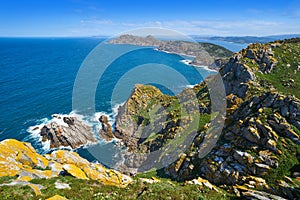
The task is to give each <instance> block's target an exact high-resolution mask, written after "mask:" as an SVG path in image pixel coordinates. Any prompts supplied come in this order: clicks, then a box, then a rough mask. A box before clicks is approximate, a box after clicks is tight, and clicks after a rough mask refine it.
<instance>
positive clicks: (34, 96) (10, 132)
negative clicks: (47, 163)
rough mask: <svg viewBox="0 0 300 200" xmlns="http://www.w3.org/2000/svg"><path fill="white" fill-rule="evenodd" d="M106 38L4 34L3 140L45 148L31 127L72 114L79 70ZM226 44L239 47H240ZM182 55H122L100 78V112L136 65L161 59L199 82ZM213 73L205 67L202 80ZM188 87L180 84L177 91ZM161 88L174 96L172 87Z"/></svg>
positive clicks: (0, 49) (108, 109) (107, 149)
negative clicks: (52, 116)
mask: <svg viewBox="0 0 300 200" xmlns="http://www.w3.org/2000/svg"><path fill="white" fill-rule="evenodd" d="M102 41H103V39H99V38H54V39H53V38H0V94H1V96H0V140H3V139H6V138H15V139H18V140H22V141H29V142H31V143H32V144H33V146H34V147H35V148H37V149H38V151H39V152H45V151H43V149H42V144H41V143H40V142H39V141H38V139H37V138H36V137H35V136H33V135H32V134H31V133H29V132H28V129H29V127H31V126H35V125H37V124H41V123H46V122H47V121H48V120H49V119H50V118H51V115H52V114H55V113H60V114H69V113H70V112H72V91H73V85H74V81H75V79H76V75H77V72H78V70H79V68H80V66H81V63H82V62H83V61H84V59H85V58H86V56H87V55H88V54H89V53H90V51H91V50H92V49H93V48H95V47H96V46H97V45H98V44H99V43H100V42H102ZM228 45H229V46H228V47H229V48H235V50H236V49H237V48H240V47H238V46H234V45H233V44H229V43H228ZM230 45H231V46H230ZM223 46H225V47H226V44H225V45H224V44H223ZM123 48H126V46H125V47H124V46H123ZM128 48H130V46H129V45H128ZM182 59H184V58H182V57H181V56H178V55H175V54H168V53H164V52H159V51H155V50H154V49H153V48H144V49H140V50H137V51H135V52H133V53H129V54H127V55H124V56H122V57H120V58H118V59H117V60H115V61H114V62H113V63H112V64H111V66H109V68H108V69H107V70H106V71H105V76H104V78H103V79H101V80H100V82H99V86H98V89H97V91H96V97H95V100H96V101H95V102H96V105H95V107H96V112H105V113H108V114H109V113H112V112H113V110H112V107H113V106H114V105H113V106H112V105H111V99H110V98H111V95H110V93H111V91H112V90H113V88H114V86H115V84H116V83H117V81H118V80H119V79H120V77H122V74H124V73H125V72H126V71H129V70H130V69H132V68H134V67H135V66H137V65H141V64H145V63H162V64H164V65H167V66H170V67H171V68H173V69H175V70H177V71H178V72H179V73H181V74H183V75H184V76H186V77H187V79H188V81H189V84H190V85H193V84H197V83H199V82H201V81H202V78H201V77H199V75H196V74H195V73H194V72H195V69H194V68H193V67H191V66H188V65H186V64H184V63H182V62H180V61H181V60H182ZM152 67H155V66H152ZM211 73H212V72H211V71H208V70H206V69H204V68H203V69H201V74H202V75H203V78H205V76H207V75H209V74H211ZM154 85H155V84H154ZM158 86H159V85H158ZM185 86H186V85H180V83H178V84H177V85H176V87H178V89H180V88H184V87H185ZM159 87H160V88H161V89H162V90H163V91H164V92H165V93H169V94H172V93H171V92H170V90H168V88H164V87H162V86H159ZM126 94H127V95H128V93H126ZM122 98H123V99H126V98H127V96H124V97H122ZM96 116H97V115H96ZM85 117H86V118H89V117H90V118H92V117H95V116H85ZM107 145H108V144H106V143H103V144H102V146H101V145H100V146H101V147H100V148H101V150H102V151H103V153H104V154H105V156H104V157H103V158H101V159H102V160H100V162H105V161H103V160H105V159H106V158H108V157H110V156H111V155H112V154H113V150H112V149H111V147H112V145H111V144H110V145H109V146H107ZM77 151H78V152H79V153H80V154H81V155H83V156H85V157H87V158H88V159H90V160H93V159H94V158H93V157H92V156H91V155H90V154H89V152H88V151H87V149H86V148H81V149H78V150H77ZM108 160H109V159H108ZM107 162H109V161H107Z"/></svg>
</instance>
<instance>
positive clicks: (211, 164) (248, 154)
mask: <svg viewBox="0 0 300 200" xmlns="http://www.w3.org/2000/svg"><path fill="white" fill-rule="evenodd" d="M125 39H126V41H127V39H128V38H125ZM125 39H124V41H125ZM150 39H151V43H148V41H149V40H150ZM134 42H136V41H134ZM158 42H159V41H157V40H156V39H155V38H152V37H150V38H147V39H146V40H142V39H141V40H139V45H148V44H152V45H153V44H157V43H158ZM114 43H118V41H114ZM160 45H161V44H160ZM164 45H167V46H168V45H169V44H164ZM165 48H166V47H165ZM168 48H169V50H171V49H170V48H171V47H170V46H169V47H168ZM174 51H175V50H174ZM176 51H177V50H176ZM299 52H300V39H299V38H295V39H289V40H281V41H274V42H271V43H267V44H251V45H249V46H248V47H247V48H245V49H243V50H241V51H240V52H237V53H234V54H233V55H232V56H231V57H230V58H229V59H228V61H227V62H220V65H221V68H220V70H219V72H220V75H221V77H222V80H223V83H224V87H225V92H226V97H225V99H224V101H226V114H225V119H224V120H225V125H224V128H223V129H222V132H221V135H220V137H219V139H218V141H217V143H216V144H215V145H214V147H213V148H212V150H211V151H210V152H209V153H208V154H206V155H205V156H204V157H199V154H200V153H201V151H202V147H203V146H205V145H206V144H205V142H206V141H209V140H207V139H209V138H210V137H213V136H214V135H211V132H210V131H211V130H212V129H213V128H214V127H212V124H213V122H212V121H214V119H217V117H216V116H218V115H219V114H220V113H213V112H212V103H211V101H210V94H209V92H210V91H209V89H208V87H207V85H206V83H209V81H214V78H213V76H212V77H209V78H207V79H206V80H205V81H204V82H201V83H199V84H198V85H195V86H194V87H193V88H187V89H184V90H183V91H182V92H181V93H180V94H178V95H177V96H168V95H164V94H163V93H162V92H161V91H160V90H159V89H157V88H156V87H154V86H151V85H140V84H138V85H136V86H135V87H134V89H133V90H132V93H131V95H130V97H129V98H128V100H127V101H126V103H125V104H124V105H122V106H120V107H119V110H118V114H117V116H116V119H115V124H114V130H113V129H112V125H111V124H110V123H109V121H108V118H107V116H105V115H102V116H100V118H99V124H101V128H100V129H99V135H100V136H101V137H102V138H103V139H105V140H107V141H110V140H112V139H114V138H117V139H119V141H120V143H122V144H123V145H124V146H125V147H126V148H127V150H126V151H125V152H124V154H123V156H124V162H122V163H118V170H120V171H121V172H122V173H124V174H125V173H126V174H130V175H132V177H135V176H138V175H139V172H140V171H143V172H144V171H155V172H156V177H153V178H151V179H138V181H142V182H143V184H146V183H145V182H147V184H158V183H159V182H160V181H162V180H160V179H161V178H169V180H173V181H174V180H175V181H178V182H180V183H184V184H185V185H186V184H192V185H197V187H198V189H199V188H200V190H201V191H204V190H207V189H209V190H210V191H214V192H216V193H220V194H223V193H225V191H226V194H231V195H234V197H239V198H242V199H299V198H300V93H299V91H298V89H299V86H300V79H299V77H300V76H299V73H300V70H299V69H300V67H299V66H300V56H299ZM280 79H283V80H285V81H280ZM287 83H288V84H287ZM291 93H292V95H291ZM193 100H195V101H193ZM197 115H200V117H199V120H197ZM53 117H54V118H56V120H54V121H53V122H51V123H49V124H47V125H45V126H43V127H37V129H36V131H39V132H40V135H41V136H42V138H43V140H44V141H46V140H48V141H50V144H51V147H53V148H56V147H58V146H71V147H72V148H73V149H74V148H77V147H78V146H80V145H82V144H86V143H87V142H96V139H95V137H94V135H93V132H92V131H91V127H89V126H88V125H87V124H85V123H84V122H82V121H81V120H79V119H77V118H76V117H62V116H59V115H56V116H53ZM194 123H196V126H195V127H196V128H195V127H194V126H191V125H193V124H194ZM188 136H191V137H188ZM182 138H183V139H182ZM189 138H191V140H188V139H189ZM186 141H188V142H186ZM0 147H1V148H0V155H1V156H0V161H1V162H0V166H1V167H0V168H1V171H0V177H4V176H14V177H15V178H14V180H13V183H16V184H24V182H26V183H25V184H26V185H28V186H29V187H31V188H33V189H34V190H35V191H36V193H37V194H38V193H39V191H40V190H41V185H38V184H35V185H34V184H32V183H31V182H30V181H31V180H32V179H33V178H36V177H37V178H45V179H50V178H53V177H59V176H61V175H68V176H73V177H77V178H79V179H82V180H90V179H91V180H97V181H99V182H101V183H104V184H109V185H115V186H118V187H124V188H125V187H126V188H128V185H130V183H131V182H132V178H131V177H130V176H127V175H124V174H122V173H120V172H118V171H115V170H109V169H106V168H105V167H103V166H102V165H100V164H95V163H90V162H88V161H87V160H85V159H83V158H81V157H80V156H79V155H78V154H76V153H74V152H70V151H63V150H56V151H53V152H52V153H51V154H47V155H39V154H37V153H36V151H35V150H34V149H33V147H32V146H31V145H30V144H29V143H23V142H19V141H16V140H13V139H9V140H5V141H2V142H0ZM160 149H163V151H159V150H160ZM155 152H157V153H155ZM152 155H155V156H154V157H153V156H152ZM151 156H152V157H151ZM171 159H174V161H173V162H171V163H168V161H169V160H171ZM160 161H162V162H163V163H164V167H162V169H159V170H158V169H157V168H156V169H155V167H154V166H155V165H154V164H156V163H159V162H160ZM37 168H38V169H37ZM164 184H165V183H164ZM172 184H173V183H172ZM141 192H142V193H147V192H148V191H147V190H143V191H141Z"/></svg>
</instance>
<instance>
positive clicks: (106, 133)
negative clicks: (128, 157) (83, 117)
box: [99, 115, 114, 141]
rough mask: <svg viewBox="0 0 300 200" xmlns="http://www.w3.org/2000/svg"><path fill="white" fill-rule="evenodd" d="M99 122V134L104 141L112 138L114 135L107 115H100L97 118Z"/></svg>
mask: <svg viewBox="0 0 300 200" xmlns="http://www.w3.org/2000/svg"><path fill="white" fill-rule="evenodd" d="M99 122H100V123H101V126H102V127H101V129H100V130H99V134H100V136H101V137H102V138H104V139H105V140H106V141H110V140H111V139H112V138H114V135H113V133H112V128H111V125H110V123H109V122H108V117H107V116H105V115H101V116H100V118H99Z"/></svg>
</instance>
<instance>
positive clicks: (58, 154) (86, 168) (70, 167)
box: [0, 139, 132, 194]
mask: <svg viewBox="0 0 300 200" xmlns="http://www.w3.org/2000/svg"><path fill="white" fill-rule="evenodd" d="M63 175H69V176H73V177H76V178H78V179H85V180H97V181H99V182H100V183H103V184H105V185H115V186H118V187H126V186H127V185H128V184H129V183H131V181H132V179H131V178H130V177H128V176H126V175H123V174H121V173H119V172H117V171H115V170H109V169H106V168H105V167H104V166H102V165H101V164H95V163H90V162H88V161H87V160H86V159H84V158H81V157H80V156H79V155H78V154H77V153H75V152H70V151H64V150H58V151H54V152H52V153H51V154H48V155H44V156H42V155H39V154H38V153H37V152H36V151H35V149H34V148H33V147H32V146H31V145H30V144H29V143H25V142H19V141H17V140H14V139H7V140H4V141H1V142H0V177H3V176H10V177H15V180H12V182H11V183H9V184H8V185H23V186H24V185H28V186H29V187H31V188H32V189H33V190H34V191H35V193H36V194H40V193H41V191H40V190H41V189H43V186H41V185H39V184H34V183H31V182H30V181H31V180H33V179H36V178H44V179H49V178H54V177H58V176H63ZM4 185H5V184H2V185H1V186H4Z"/></svg>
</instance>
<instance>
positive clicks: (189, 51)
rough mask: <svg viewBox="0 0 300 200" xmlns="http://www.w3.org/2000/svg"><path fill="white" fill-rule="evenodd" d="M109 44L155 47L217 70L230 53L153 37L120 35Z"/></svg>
mask: <svg viewBox="0 0 300 200" xmlns="http://www.w3.org/2000/svg"><path fill="white" fill-rule="evenodd" d="M108 42H109V43H110V44H132V45H139V46H156V47H157V49H158V50H160V51H167V52H170V53H175V54H181V55H189V56H193V57H195V58H194V59H193V61H192V62H191V64H193V65H201V66H209V67H213V68H217V69H218V68H219V67H220V65H221V64H220V63H223V62H225V60H227V59H228V58H229V57H230V56H231V55H232V52H231V51H229V50H228V49H226V48H224V47H221V46H218V45H215V44H210V43H198V42H188V41H176V40H175V41H164V40H158V39H156V38H154V37H153V36H147V37H145V38H143V37H139V36H133V35H121V36H120V37H118V38H115V39H111V40H109V41H108Z"/></svg>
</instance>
